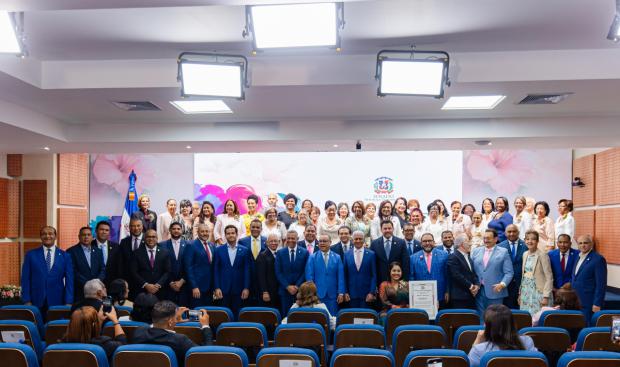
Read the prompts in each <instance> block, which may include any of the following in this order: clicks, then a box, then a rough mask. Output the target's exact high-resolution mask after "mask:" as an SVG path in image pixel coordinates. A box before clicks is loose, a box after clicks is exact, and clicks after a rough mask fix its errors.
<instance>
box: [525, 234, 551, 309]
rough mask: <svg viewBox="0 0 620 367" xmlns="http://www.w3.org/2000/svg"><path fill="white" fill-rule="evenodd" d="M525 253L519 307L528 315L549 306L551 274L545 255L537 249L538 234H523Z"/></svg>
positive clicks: (549, 263) (547, 257) (547, 258)
mask: <svg viewBox="0 0 620 367" xmlns="http://www.w3.org/2000/svg"><path fill="white" fill-rule="evenodd" d="M525 245H526V246H527V249H528V250H527V251H526V252H525V253H524V254H523V271H522V280H521V288H520V289H519V305H520V308H521V309H522V310H526V311H528V312H529V313H530V315H534V314H536V313H538V311H540V308H541V307H544V306H549V305H550V304H551V299H552V297H553V294H552V292H553V272H552V271H551V262H550V261H549V256H548V255H547V253H546V252H545V251H544V250H542V249H539V248H538V232H536V231H532V230H530V231H527V233H525Z"/></svg>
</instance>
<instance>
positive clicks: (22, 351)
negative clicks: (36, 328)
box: [0, 343, 39, 367]
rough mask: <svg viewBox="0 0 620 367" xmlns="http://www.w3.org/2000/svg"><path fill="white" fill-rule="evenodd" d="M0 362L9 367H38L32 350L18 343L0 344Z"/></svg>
mask: <svg viewBox="0 0 620 367" xmlns="http://www.w3.org/2000/svg"><path fill="white" fill-rule="evenodd" d="M0 361H2V363H1V364H2V365H4V366H10V367H39V361H38V359H37V355H36V354H35V352H34V350H32V348H31V347H30V346H28V345H25V344H19V343H0Z"/></svg>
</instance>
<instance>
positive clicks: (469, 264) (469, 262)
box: [465, 254, 472, 271]
mask: <svg viewBox="0 0 620 367" xmlns="http://www.w3.org/2000/svg"><path fill="white" fill-rule="evenodd" d="M465 261H466V262H467V266H468V267H469V271H471V270H472V269H471V257H470V256H469V254H467V258H466V259H465Z"/></svg>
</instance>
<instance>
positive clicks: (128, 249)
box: [120, 218, 144, 301]
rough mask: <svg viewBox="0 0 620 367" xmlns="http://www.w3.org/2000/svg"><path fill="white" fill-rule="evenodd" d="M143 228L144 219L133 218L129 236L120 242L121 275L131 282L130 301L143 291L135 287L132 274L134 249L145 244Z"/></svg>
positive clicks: (130, 222)
mask: <svg viewBox="0 0 620 367" xmlns="http://www.w3.org/2000/svg"><path fill="white" fill-rule="evenodd" d="M142 229H143V227H142V220H140V219H139V218H134V219H131V220H130V221H129V236H127V237H125V238H123V239H122V240H121V242H120V247H121V248H120V258H121V270H120V277H121V278H123V279H125V280H126V281H127V283H129V300H130V301H133V300H135V298H136V296H137V295H138V293H140V292H141V290H140V288H135V287H134V282H133V278H132V275H131V258H132V257H133V253H134V251H136V250H137V249H138V248H139V247H140V246H143V245H144V238H143V232H142Z"/></svg>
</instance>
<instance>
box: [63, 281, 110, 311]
mask: <svg viewBox="0 0 620 367" xmlns="http://www.w3.org/2000/svg"><path fill="white" fill-rule="evenodd" d="M107 296H108V293H107V289H106V288H105V285H104V284H103V282H102V281H101V280H100V279H98V278H96V279H91V280H89V281H88V282H86V284H84V298H83V299H82V300H81V301H77V302H75V303H74V304H73V305H72V306H71V312H73V311H75V310H77V309H78V308H81V307H85V306H89V307H92V308H94V309H95V310H98V309H100V308H101V304H102V303H101V301H103V298H105V297H107Z"/></svg>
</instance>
